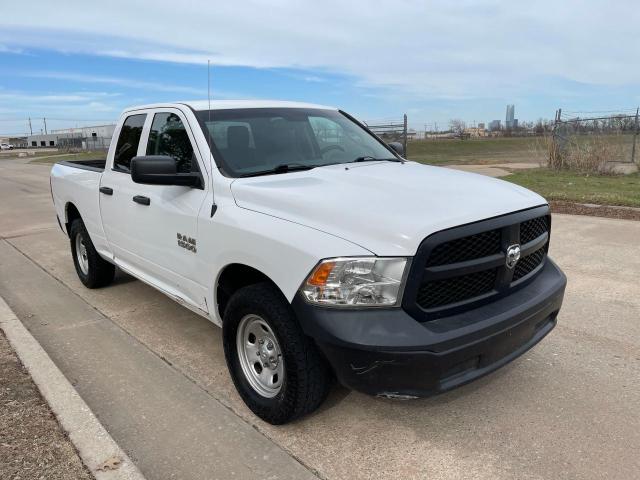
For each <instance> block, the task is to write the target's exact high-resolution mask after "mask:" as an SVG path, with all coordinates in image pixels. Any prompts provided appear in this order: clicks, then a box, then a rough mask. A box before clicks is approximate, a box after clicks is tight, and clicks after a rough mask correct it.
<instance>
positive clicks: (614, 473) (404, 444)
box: [0, 160, 640, 480]
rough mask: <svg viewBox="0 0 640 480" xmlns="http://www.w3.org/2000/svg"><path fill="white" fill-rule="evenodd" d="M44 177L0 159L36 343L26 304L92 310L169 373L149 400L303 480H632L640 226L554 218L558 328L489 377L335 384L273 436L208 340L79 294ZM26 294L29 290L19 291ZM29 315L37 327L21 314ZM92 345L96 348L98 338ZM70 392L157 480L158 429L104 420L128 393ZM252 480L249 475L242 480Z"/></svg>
mask: <svg viewBox="0 0 640 480" xmlns="http://www.w3.org/2000/svg"><path fill="white" fill-rule="evenodd" d="M48 170H49V168H48V167H47V166H46V165H33V164H25V161H24V160H19V161H13V160H1V161H0V219H1V221H0V235H1V236H2V237H3V240H1V241H0V247H1V248H0V280H2V281H1V282H0V294H1V295H2V296H4V297H5V298H6V299H7V303H9V304H10V305H11V304H12V301H13V302H14V303H15V304H17V305H12V307H15V309H16V311H17V313H18V315H19V316H21V318H22V317H24V319H23V321H25V323H26V324H27V326H28V327H29V328H30V329H31V330H32V333H34V336H36V338H38V335H37V332H38V331H40V330H41V329H40V327H41V323H47V320H46V316H47V311H46V305H47V303H46V302H44V301H43V300H41V299H40V297H42V298H49V299H50V300H48V302H52V301H53V300H52V299H53V298H63V299H64V298H67V297H68V299H69V305H72V303H73V305H76V304H78V305H76V306H75V307H73V308H75V309H76V310H80V309H83V308H87V307H91V308H89V310H93V311H94V312H96V313H97V314H98V315H99V316H100V318H101V322H105V328H106V327H107V326H109V328H111V326H116V327H120V330H121V331H122V332H123V336H124V337H126V338H127V342H132V343H137V344H140V345H143V346H144V347H146V349H147V350H148V351H149V352H152V353H154V354H155V355H153V357H154V358H162V359H164V361H165V365H168V367H169V368H168V370H167V371H168V372H169V371H170V373H171V374H170V375H169V374H168V373H167V374H166V375H159V376H158V377H157V380H156V382H155V383H154V382H149V384H148V385H147V386H146V387H145V393H146V394H147V395H148V397H149V398H154V399H156V398H158V399H162V398H163V396H165V395H167V396H168V395H177V394H178V393H179V392H178V393H176V392H175V390H176V389H175V388H174V389H171V388H170V385H168V383H167V382H170V381H171V382H175V381H177V380H175V378H176V375H178V374H179V375H180V376H182V377H185V378H187V379H189V380H190V382H188V383H190V384H192V385H193V386H195V387H197V388H199V389H200V390H201V391H202V392H204V394H205V395H208V396H209V397H210V399H211V402H214V403H216V402H217V403H218V404H220V405H222V406H223V407H225V408H223V409H220V410H219V412H218V410H217V409H214V410H215V411H214V412H213V413H210V412H209V415H208V417H207V418H208V421H212V422H214V423H215V421H216V418H217V417H216V415H223V414H224V415H227V414H231V415H234V416H236V417H238V419H239V420H241V421H242V422H244V424H246V425H249V426H252V427H254V429H255V430H257V431H258V432H260V433H261V434H262V436H264V438H265V440H267V441H268V442H271V443H273V444H275V445H277V446H279V447H280V448H281V449H282V451H283V452H286V453H287V454H289V455H291V456H292V457H293V458H295V460H296V461H297V462H299V463H300V464H302V466H304V467H305V469H306V471H307V472H308V473H309V474H312V473H313V474H317V475H318V476H319V477H321V478H326V479H342V478H345V479H346V478H349V479H361V478H362V479H364V478H378V479H391V478H403V479H406V478H429V479H452V478H453V479H455V478H465V479H467V478H474V479H475V478H477V479H511V478H519V479H548V478H571V479H602V478H607V479H625V480H626V479H631V478H638V477H639V476H640V474H639V473H638V472H640V455H638V451H640V321H639V320H640V222H632V221H624V220H610V219H602V218H593V217H584V216H580V217H577V216H568V215H556V216H555V217H554V221H553V232H552V240H551V256H552V257H553V258H554V259H555V260H556V261H557V262H558V263H559V265H560V266H561V267H562V268H563V269H564V271H565V272H566V273H567V276H568V278H569V284H568V289H567V293H566V296H565V304H564V307H563V310H562V311H561V313H560V316H559V324H558V326H557V327H556V329H555V330H554V331H553V332H552V333H551V334H550V335H549V336H548V337H547V338H546V339H545V340H544V341H543V342H542V343H541V344H539V345H538V346H537V347H535V348H534V349H532V350H531V351H530V352H528V353H527V354H525V355H524V356H522V357H521V358H520V359H518V360H517V361H515V362H513V363H511V364H510V365H508V366H506V367H504V368H502V369H501V370H499V371H497V372H495V373H494V374H492V375H490V376H488V377H485V378H483V379H481V380H479V381H476V382H474V383H472V384H470V385H467V386H465V387H462V388H459V389H457V390H455V391H453V392H449V393H447V394H444V395H440V396H438V397H434V398H430V399H424V400H415V401H408V402H400V401H390V400H381V399H375V398H371V397H367V396H365V395H362V394H359V393H354V392H350V391H348V390H345V389H343V388H340V387H336V388H335V389H334V390H333V392H332V393H331V396H330V398H329V400H328V401H327V402H326V404H325V405H324V406H323V407H322V408H321V409H320V411H318V412H317V413H316V414H314V415H312V416H310V417H308V418H305V419H303V420H301V421H298V422H296V423H294V424H292V425H288V426H284V427H273V426H270V425H267V424H265V423H263V422H261V421H259V420H258V419H256V418H255V417H254V416H253V415H252V414H251V412H249V411H248V410H247V409H246V407H244V405H243V403H242V401H241V400H240V398H239V396H238V395H237V394H236V392H235V390H234V388H233V385H232V383H231V380H230V378H229V375H228V374H227V372H226V366H225V363H224V356H223V353H222V345H221V341H220V331H219V330H218V329H217V328H216V327H214V326H213V325H211V324H209V323H208V322H207V321H206V320H205V319H203V318H200V317H198V316H197V315H195V314H192V313H191V312H189V311H188V310H186V309H184V308H182V307H180V306H179V305H177V304H176V303H174V302H173V301H171V300H169V299H168V298H166V297H164V296H163V295H162V294H160V293H158V292H156V291H155V290H153V289H152V288H150V287H148V286H146V285H144V284H142V283H141V282H138V281H135V280H133V279H131V278H130V277H127V276H126V275H124V274H120V275H119V277H118V280H117V282H116V283H115V285H113V286H111V287H108V288H105V289H101V290H87V289H85V288H84V287H83V286H82V285H81V283H80V282H79V280H78V279H77V277H76V274H75V271H74V269H73V264H72V261H71V257H70V253H69V248H68V241H67V239H66V238H65V237H64V236H63V235H62V233H61V232H60V231H59V229H58V227H57V225H56V224H55V217H54V216H53V215H54V213H53V209H52V206H51V204H50V202H51V199H50V196H49V185H48ZM36 270H39V271H40V273H39V274H36ZM20 278H27V279H31V278H33V280H24V281H17V280H18V279H20ZM32 282H33V283H32ZM32 284H33V285H37V288H36V287H34V288H33V290H32V291H26V290H29V286H30V285H32ZM47 295H49V297H47ZM71 298H74V299H75V300H74V301H73V302H71ZM30 302H32V303H33V304H34V307H33V310H37V312H36V314H37V315H36V317H37V318H38V319H39V322H40V323H36V322H33V321H32V319H30V317H29V315H33V313H29V304H30ZM78 302H80V303H82V304H83V305H84V306H83V305H80V304H79V303H78ZM70 308H71V307H70ZM54 313H55V312H53V311H52V312H51V315H53V314H54ZM78 315H79V314H78ZM87 315H88V314H87ZM74 318H75V317H74ZM54 323H56V327H55V328H56V330H55V331H53V332H52V333H51V334H53V333H56V334H59V332H61V331H64V329H65V328H67V329H69V331H74V330H72V329H73V328H75V326H76V325H77V324H78V323H77V322H75V323H72V324H70V325H68V326H66V327H65V324H64V316H60V318H58V317H56V319H55V322H54ZM40 335H41V338H43V340H45V341H44V343H43V346H44V347H45V350H47V351H48V352H49V354H50V355H51V356H52V358H54V361H56V363H59V364H63V365H62V366H61V369H62V371H63V372H65V374H67V372H66V371H65V368H66V369H67V370H68V371H71V370H73V369H74V368H75V369H78V368H81V365H80V366H78V365H77V364H78V362H75V363H74V362H72V361H70V360H68V357H69V356H70V355H71V353H69V352H68V351H65V345H64V342H53V341H51V342H46V338H44V334H43V333H42V332H41V333H40ZM107 337H109V336H108V335H105V339H104V340H102V342H104V343H105V344H106V343H107V342H109V341H112V340H111V339H110V337H109V338H107ZM93 341H94V342H95V341H98V342H100V341H101V340H99V339H98V340H96V338H93ZM120 341H123V340H122V338H121V339H120ZM101 347H102V348H106V345H101ZM90 348H94V347H90V346H87V349H90ZM140 358H141V359H142V358H146V359H147V360H139V361H140V362H142V361H145V362H146V361H148V362H152V361H153V360H152V359H151V357H147V356H144V357H140ZM119 365H120V368H122V362H120V364H119ZM103 367H104V366H103ZM108 367H109V365H108V364H107V365H106V367H105V368H108ZM146 367H147V365H139V364H135V365H134V364H132V365H130V368H131V369H143V368H146ZM96 368H97V367H96ZM114 374H115V372H114ZM164 377H166V380H162V379H163V378H164ZM172 379H173V380H172ZM75 381H76V383H75V384H76V386H77V388H78V390H79V392H80V394H81V395H82V396H83V398H84V399H85V401H87V403H88V404H89V406H90V407H91V408H92V409H93V410H94V411H97V412H102V414H99V415H98V416H99V418H100V419H101V421H103V423H104V424H105V427H106V428H107V430H109V432H110V433H111V434H112V436H113V437H114V438H115V439H116V441H118V442H119V443H120V445H121V446H122V447H123V448H124V449H125V450H126V451H127V453H131V452H134V453H135V454H134V455H131V456H132V458H133V459H134V461H136V463H138V461H139V462H140V463H139V466H140V465H141V464H144V465H143V466H142V467H141V469H142V471H143V473H146V474H149V473H151V475H149V478H162V477H161V476H158V474H157V473H156V472H155V471H154V470H153V469H152V468H151V467H148V468H146V469H145V465H152V464H153V463H152V462H153V460H155V458H153V457H154V455H158V452H157V451H156V450H158V449H157V448H156V449H154V447H153V445H154V444H156V445H160V444H162V442H164V441H165V440H170V438H169V437H167V438H162V435H170V434H168V433H166V432H170V431H171V430H166V429H165V430H162V429H159V430H157V431H154V432H153V435H156V437H155V438H153V439H150V438H145V437H143V436H142V437H141V434H140V433H137V434H135V435H134V434H132V433H131V432H130V429H128V428H127V426H126V423H125V422H122V421H119V420H118V419H119V418H120V416H122V415H126V414H127V413H126V412H122V411H120V413H119V414H114V413H113V412H111V411H110V408H111V407H110V406H111V405H115V406H117V408H119V409H120V410H122V409H123V408H125V409H129V408H130V409H131V410H132V411H133V412H135V410H136V409H138V408H141V406H140V405H139V404H137V403H135V402H130V403H129V404H127V403H126V402H123V401H122V398H126V397H127V395H128V394H129V392H127V391H124V390H123V388H124V387H122V388H118V389H113V391H110V392H109V391H106V392H103V394H102V395H90V392H91V385H90V384H91V383H92V380H91V376H90V375H89V376H87V375H86V372H85V374H84V375H83V376H80V377H79V378H78V379H76V380H75ZM123 385H125V386H126V384H123ZM184 388H187V387H184ZM83 392H89V393H87V397H90V398H86V397H85V394H83ZM113 408H116V407H113ZM158 408H161V407H158ZM216 412H218V413H216ZM225 412H226V413H225ZM163 413H164V412H159V411H156V412H155V415H156V417H154V419H155V420H154V421H157V422H160V423H161V422H163V418H164V417H166V415H164V417H163ZM196 418H197V416H188V415H185V416H183V417H182V423H179V424H177V426H176V424H173V427H172V428H173V429H174V432H175V433H174V434H181V433H182V432H180V431H176V429H183V430H184V431H186V432H194V433H193V434H192V435H181V442H180V448H182V450H180V449H178V450H177V451H174V454H175V456H176V457H180V456H181V455H188V452H189V451H191V450H193V449H194V448H198V449H202V438H201V437H200V436H199V435H200V434H199V433H198V432H199V430H198V428H197V425H196V423H197V420H196ZM167 421H168V420H167ZM225 421H229V419H226V420H225ZM190 422H191V423H192V424H190ZM163 432H164V433H163ZM150 434H151V433H150ZM222 435H223V434H222ZM141 444H144V445H146V447H144V448H143V447H141V446H140V445H141ZM269 445H270V444H269ZM269 445H267V446H269ZM205 446H206V445H205ZM251 446H252V448H253V450H252V451H248V446H247V448H246V449H244V450H243V448H240V447H238V448H237V449H236V450H234V451H235V452H237V455H238V457H239V458H244V456H247V455H253V456H250V457H247V458H249V459H250V460H248V461H253V460H255V456H256V455H259V453H260V450H259V449H258V451H256V449H255V448H256V447H255V444H253V443H251ZM212 448H214V447H212ZM215 448H218V447H215ZM265 448H267V447H265ZM269 448H271V447H269ZM274 454H275V453H274ZM143 457H145V458H143ZM147 457H148V458H147ZM251 459H253V460H251ZM164 461H165V463H166V462H169V463H166V465H167V468H177V466H179V465H181V464H180V463H179V462H178V459H169V460H167V459H164ZM203 461H204V460H203ZM207 461H209V460H207ZM264 461H265V462H268V461H269V460H264ZM279 461H282V462H283V464H285V463H286V462H284V460H282V459H280V460H279ZM171 462H173V463H171ZM176 462H177V463H176ZM218 465H219V466H220V464H218ZM220 468H222V467H220ZM201 471H202V469H199V470H196V469H193V470H189V471H182V472H181V473H182V475H181V478H199V477H198V472H201ZM221 476H223V475H221ZM263 477H264V476H263V475H261V474H260V473H256V474H255V477H254V478H263Z"/></svg>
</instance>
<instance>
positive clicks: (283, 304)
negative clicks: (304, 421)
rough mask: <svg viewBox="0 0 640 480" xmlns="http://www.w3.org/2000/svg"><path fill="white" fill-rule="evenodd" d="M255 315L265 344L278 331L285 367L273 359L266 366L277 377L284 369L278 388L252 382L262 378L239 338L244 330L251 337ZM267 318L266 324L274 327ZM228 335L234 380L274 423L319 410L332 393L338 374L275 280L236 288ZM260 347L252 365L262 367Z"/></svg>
mask: <svg viewBox="0 0 640 480" xmlns="http://www.w3.org/2000/svg"><path fill="white" fill-rule="evenodd" d="M252 321H254V322H257V323H258V324H259V326H260V327H262V329H263V331H264V332H265V333H264V337H261V338H262V339H263V340H265V344H264V345H265V346H266V347H268V343H266V342H269V341H270V338H272V337H273V338H274V341H275V343H276V350H279V352H280V356H279V357H280V358H279V360H278V367H281V368H280V370H278V367H274V364H271V363H269V364H268V368H265V372H268V375H272V377H275V376H276V375H275V374H277V372H278V371H280V372H281V373H283V375H282V377H281V378H278V381H279V382H280V387H279V390H278V391H275V388H274V389H273V390H268V391H267V392H262V393H261V391H259V390H264V389H265V388H267V389H268V387H264V386H261V385H262V384H260V385H258V387H259V388H258V389H257V388H256V387H254V386H252V382H253V384H254V385H255V383H256V379H255V378H253V380H252V378H251V377H253V374H252V373H251V372H250V371H249V372H246V368H247V363H246V362H243V360H242V356H243V355H246V357H249V355H247V354H245V353H244V351H246V348H244V347H243V345H244V343H245V341H244V340H243V341H242V342H239V341H238V335H239V332H240V337H241V338H245V337H243V332H244V331H245V329H246V328H249V327H248V326H246V324H247V322H252ZM261 322H264V324H266V327H267V330H269V332H267V331H266V330H265V329H264V325H262V323H261ZM222 335H223V343H224V353H225V358H226V360H227V366H228V368H229V372H230V374H231V378H232V379H233V383H234V384H235V386H236V389H237V390H238V393H239V394H240V396H241V397H242V399H243V400H244V402H245V403H246V404H247V406H248V407H249V408H250V409H251V411H252V412H253V413H255V414H256V415H257V416H258V417H260V418H261V419H263V420H264V421H265V422H268V423H270V424H272V425H281V424H284V423H287V422H290V421H292V420H295V419H296V418H299V417H301V416H303V415H306V414H308V413H310V412H312V411H314V410H315V409H317V408H318V407H319V406H320V404H321V403H322V402H323V401H324V399H325V398H326V396H327V394H328V392H329V388H330V386H331V379H332V376H331V372H330V370H329V368H328V366H327V363H326V360H325V359H324V358H323V357H322V356H321V354H320V352H319V351H318V348H317V347H316V345H315V344H314V343H313V341H312V340H311V339H310V338H309V337H307V336H306V335H305V334H304V333H303V331H302V329H301V328H300V326H299V325H298V322H297V320H296V318H295V315H294V313H293V310H292V309H291V306H290V305H289V303H288V302H287V301H286V299H285V298H284V297H283V296H282V294H281V293H280V292H279V291H278V290H277V289H276V288H275V287H274V286H273V285H270V284H268V283H258V284H255V285H249V286H247V287H243V288H241V289H240V290H238V291H237V292H236V293H234V294H233V295H232V296H231V298H230V299H229V303H228V304H227V307H226V309H225V312H224V319H223V324H222ZM246 338H247V340H246V342H249V344H250V343H251V342H250V340H251V333H249V334H248V337H246ZM259 340H260V338H258V339H256V338H255V336H254V343H255V344H256V345H258V342H259ZM249 347H250V346H248V348H249ZM266 347H265V348H266ZM251 348H253V347H251ZM260 348H263V347H260ZM240 350H244V351H240ZM254 353H255V354H256V356H255V357H253V356H252V357H251V358H255V362H254V364H253V366H252V365H249V367H253V368H254V371H256V368H257V365H256V364H259V363H261V359H260V358H259V357H258V355H260V352H254ZM267 362H269V360H268V359H267ZM280 362H283V363H280ZM243 364H244V366H245V370H243ZM269 369H271V370H269ZM274 383H276V381H275V380H274Z"/></svg>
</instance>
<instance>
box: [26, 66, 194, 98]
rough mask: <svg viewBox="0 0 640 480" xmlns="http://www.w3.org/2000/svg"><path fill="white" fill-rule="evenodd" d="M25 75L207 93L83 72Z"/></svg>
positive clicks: (160, 90)
mask: <svg viewBox="0 0 640 480" xmlns="http://www.w3.org/2000/svg"><path fill="white" fill-rule="evenodd" d="M23 76H25V77H33V78H51V79H55V80H69V81H71V82H80V83H89V84H96V83H102V84H108V85H118V86H121V87H127V88H139V89H142V90H153V91H157V92H174V93H183V94H187V95H198V96H202V95H203V93H206V89H198V88H191V87H183V86H180V85H167V84H166V83H155V82H145V81H139V80H133V79H131V78H119V77H109V76H100V75H85V74H81V73H66V72H48V71H45V72H28V73H24V74H23Z"/></svg>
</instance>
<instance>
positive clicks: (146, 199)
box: [133, 195, 151, 205]
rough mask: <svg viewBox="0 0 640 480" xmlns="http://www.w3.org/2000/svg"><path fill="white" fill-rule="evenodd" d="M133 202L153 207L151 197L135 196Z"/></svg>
mask: <svg viewBox="0 0 640 480" xmlns="http://www.w3.org/2000/svg"><path fill="white" fill-rule="evenodd" d="M133 201H134V202H136V203H139V204H140V205H151V199H150V198H149V197H145V196H144V195H136V196H134V197H133Z"/></svg>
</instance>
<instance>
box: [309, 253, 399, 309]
mask: <svg viewBox="0 0 640 480" xmlns="http://www.w3.org/2000/svg"><path fill="white" fill-rule="evenodd" d="M406 265H407V259H406V258H378V257H353V258H330V259H328V260H323V261H322V262H320V263H319V264H318V265H317V266H316V268H314V269H313V271H312V272H311V274H310V275H309V277H308V278H307V280H306V281H305V282H304V284H303V285H302V287H301V289H300V291H301V292H302V294H303V295H304V297H305V298H306V299H307V301H309V302H311V303H318V304H321V305H334V306H345V307H367V306H370V307H383V306H388V307H392V306H396V305H398V304H399V302H400V296H401V292H402V283H403V281H404V271H405V267H406Z"/></svg>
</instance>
